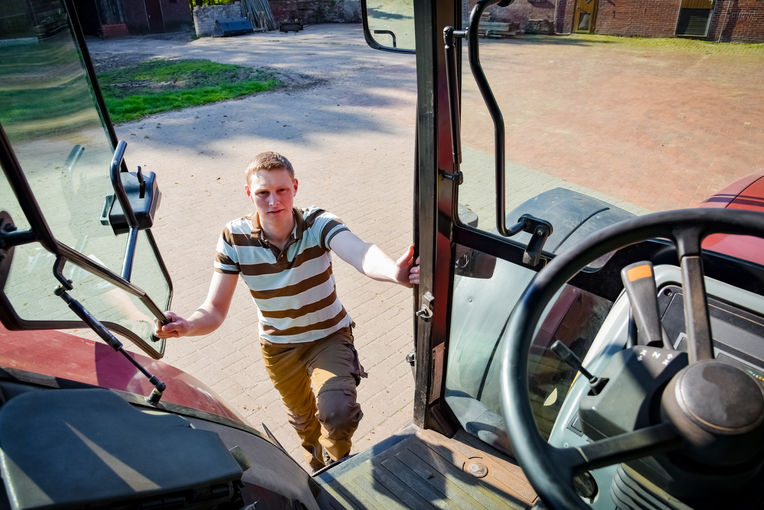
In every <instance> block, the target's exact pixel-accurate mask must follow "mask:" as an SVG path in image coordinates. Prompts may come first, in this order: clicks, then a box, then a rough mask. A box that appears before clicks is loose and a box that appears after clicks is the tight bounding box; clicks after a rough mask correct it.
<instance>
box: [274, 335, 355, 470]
mask: <svg viewBox="0 0 764 510" xmlns="http://www.w3.org/2000/svg"><path fill="white" fill-rule="evenodd" d="M260 347H261V350H262V355H263V361H264V362H265V369H266V371H267V372H268V375H269V376H270V378H271V381H272V382H273V386H274V387H275V388H276V390H278V392H279V394H280V395H281V399H282V401H283V402H284V405H285V406H286V408H287V412H288V415H289V423H290V424H291V425H292V426H293V427H294V429H295V430H296V431H297V435H298V436H300V439H301V440H302V447H303V448H304V449H305V459H306V461H307V462H308V464H310V467H311V468H312V469H314V470H316V469H320V468H322V467H324V455H323V451H326V452H327V453H328V454H329V456H330V457H331V459H332V460H338V459H341V458H342V457H345V456H346V455H348V454H349V453H350V447H351V446H352V442H351V438H352V436H353V432H355V430H356V428H358V423H359V422H360V421H361V418H362V417H363V412H362V411H361V406H360V405H359V404H358V402H356V396H357V394H356V386H358V384H359V383H360V381H361V377H366V373H365V372H364V370H363V367H361V364H360V363H359V361H358V353H357V352H356V350H355V347H354V346H353V333H352V329H351V328H350V327H348V328H344V329H342V330H340V331H338V332H336V333H334V334H332V335H331V336H328V337H326V338H324V339H321V340H316V341H314V342H307V343H295V344H277V343H272V342H268V341H267V340H263V339H260Z"/></svg>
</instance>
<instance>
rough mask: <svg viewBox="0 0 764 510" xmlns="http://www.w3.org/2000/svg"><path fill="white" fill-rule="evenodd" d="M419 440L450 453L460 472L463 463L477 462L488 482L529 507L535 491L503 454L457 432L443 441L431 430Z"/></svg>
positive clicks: (466, 434)
mask: <svg viewBox="0 0 764 510" xmlns="http://www.w3.org/2000/svg"><path fill="white" fill-rule="evenodd" d="M418 435H419V437H420V438H421V439H422V440H423V441H425V442H426V443H428V444H431V445H440V446H441V447H443V448H446V449H448V450H449V451H451V452H453V453H454V454H456V455H454V457H453V458H454V461H455V462H456V463H458V464H459V467H461V468H462V469H463V466H464V465H465V463H467V462H469V461H478V462H480V463H482V464H483V465H485V466H486V468H487V469H488V473H489V478H490V479H491V481H492V483H494V484H495V485H497V486H499V487H500V488H501V489H502V490H503V491H504V492H507V493H508V494H511V495H513V496H514V497H516V498H518V499H519V500H521V501H523V502H525V503H527V504H529V505H530V504H532V503H533V501H535V500H536V497H537V495H536V491H535V490H534V489H533V487H532V486H531V484H530V482H529V481H528V479H527V478H526V477H525V474H524V473H523V470H522V468H521V467H520V466H519V465H517V463H516V462H514V460H513V459H510V458H509V457H507V456H506V455H504V454H503V453H500V452H498V451H496V450H493V448H490V447H489V446H487V445H485V444H483V443H481V442H480V440H478V439H477V438H475V437H474V436H472V435H470V434H468V433H466V432H465V431H463V430H460V431H459V432H458V433H457V434H456V436H454V438H447V437H444V436H442V435H440V434H438V433H435V432H433V431H431V430H421V431H419V432H418Z"/></svg>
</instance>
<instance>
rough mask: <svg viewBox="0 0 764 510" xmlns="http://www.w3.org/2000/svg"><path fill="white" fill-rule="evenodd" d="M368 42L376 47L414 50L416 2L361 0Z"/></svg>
mask: <svg viewBox="0 0 764 510" xmlns="http://www.w3.org/2000/svg"><path fill="white" fill-rule="evenodd" d="M361 18H362V20H363V35H364V37H365V38H366V43H367V44H368V45H369V46H370V47H372V48H374V49H376V50H386V51H396V52H399V53H414V48H415V46H416V44H415V41H414V2H412V1H411V0H392V1H391V0H361Z"/></svg>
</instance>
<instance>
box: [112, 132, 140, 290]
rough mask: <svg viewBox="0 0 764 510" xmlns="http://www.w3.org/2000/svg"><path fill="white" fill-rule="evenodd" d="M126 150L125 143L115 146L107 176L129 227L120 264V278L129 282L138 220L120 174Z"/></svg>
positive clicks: (121, 142) (122, 141)
mask: <svg viewBox="0 0 764 510" xmlns="http://www.w3.org/2000/svg"><path fill="white" fill-rule="evenodd" d="M126 149H127V142H125V141H124V140H120V142H119V143H118V144H117V149H116V150H115V151H114V156H113V157H112V159H111V167H110V169H109V174H110V176H111V185H112V187H113V188H114V194H115V195H116V197H117V200H119V204H120V205H121V206H122V211H123V212H124V214H125V218H127V224H128V227H129V230H128V238H127V246H126V247H125V257H124V259H123V262H122V278H124V279H125V280H127V281H128V282H129V281H130V277H131V276H132V273H133V259H134V258H135V246H136V244H137V242H138V218H136V216H135V211H133V206H132V205H130V199H128V198H127V192H126V191H125V187H124V185H123V184H122V179H121V177H120V175H119V174H120V173H123V172H125V173H126V172H127V170H126V169H125V165H124V159H125V150H126ZM141 178H142V175H141V170H140V167H139V168H138V179H139V181H140V180H141Z"/></svg>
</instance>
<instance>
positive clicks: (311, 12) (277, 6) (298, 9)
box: [270, 0, 361, 24]
mask: <svg viewBox="0 0 764 510" xmlns="http://www.w3.org/2000/svg"><path fill="white" fill-rule="evenodd" d="M270 6H271V12H272V13H273V19H275V20H276V23H277V24H279V23H281V22H283V21H293V20H295V19H298V20H300V21H302V22H303V23H306V24H311V23H313V24H315V23H360V21H361V2H360V0H317V1H316V0H270Z"/></svg>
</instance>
